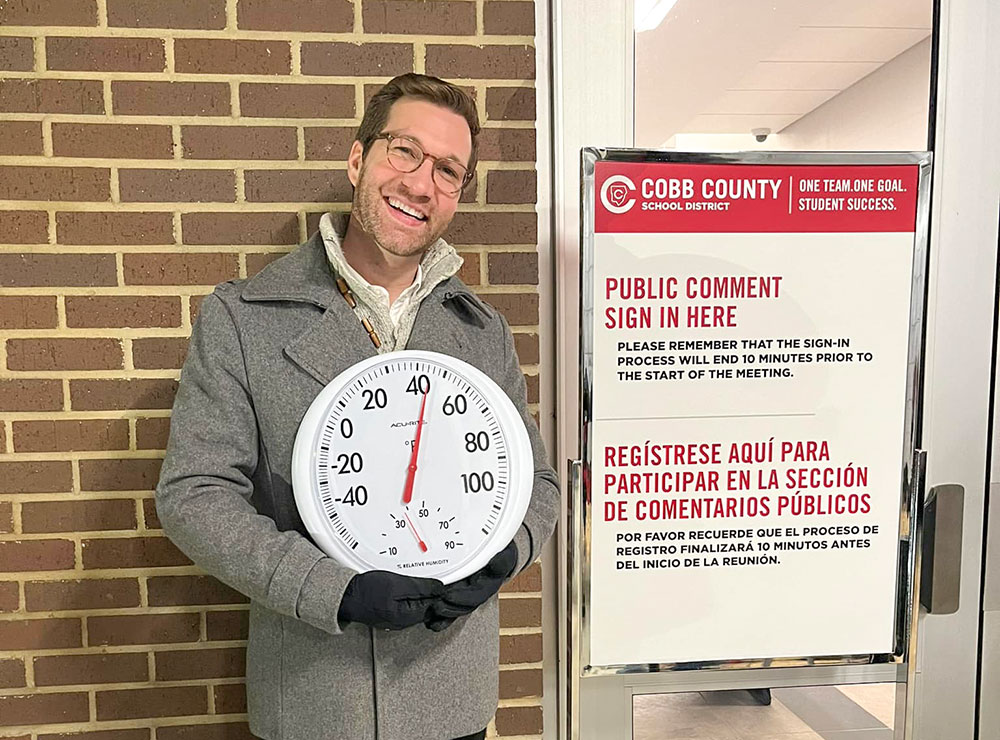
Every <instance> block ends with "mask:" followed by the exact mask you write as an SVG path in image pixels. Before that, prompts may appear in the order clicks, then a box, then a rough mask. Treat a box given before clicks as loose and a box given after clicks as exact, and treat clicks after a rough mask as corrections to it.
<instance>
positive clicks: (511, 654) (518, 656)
mask: <svg viewBox="0 0 1000 740" xmlns="http://www.w3.org/2000/svg"><path fill="white" fill-rule="evenodd" d="M541 660H542V636H541V635H500V662H501V663H502V664H504V665H506V664H510V663H538V662H540V661H541Z"/></svg>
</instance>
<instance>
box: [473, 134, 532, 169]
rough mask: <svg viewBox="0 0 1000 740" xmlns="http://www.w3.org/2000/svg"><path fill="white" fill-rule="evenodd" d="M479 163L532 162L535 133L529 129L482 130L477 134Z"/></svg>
mask: <svg viewBox="0 0 1000 740" xmlns="http://www.w3.org/2000/svg"><path fill="white" fill-rule="evenodd" d="M477 143H478V144H479V161H480V162H490V161H497V162H534V161H535V157H536V152H535V131H534V129H530V128H484V129H483V130H482V132H481V133H480V134H479V139H478V141H477Z"/></svg>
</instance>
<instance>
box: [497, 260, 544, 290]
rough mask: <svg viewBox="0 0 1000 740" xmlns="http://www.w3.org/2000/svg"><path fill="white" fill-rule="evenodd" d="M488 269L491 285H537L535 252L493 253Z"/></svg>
mask: <svg viewBox="0 0 1000 740" xmlns="http://www.w3.org/2000/svg"><path fill="white" fill-rule="evenodd" d="M488 267H489V277H490V283H492V284H493V285H517V284H527V285H537V284H538V255H537V254H536V253H535V252H493V253H492V254H490V256H489V265H488Z"/></svg>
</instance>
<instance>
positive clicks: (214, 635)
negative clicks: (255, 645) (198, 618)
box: [205, 609, 250, 640]
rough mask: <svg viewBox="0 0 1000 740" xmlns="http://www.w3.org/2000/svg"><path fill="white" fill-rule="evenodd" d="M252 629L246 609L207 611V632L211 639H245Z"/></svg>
mask: <svg viewBox="0 0 1000 740" xmlns="http://www.w3.org/2000/svg"><path fill="white" fill-rule="evenodd" d="M249 629H250V612H249V611H247V610H246V609H235V610H227V611H210V612H205V634H206V636H207V637H208V639H209V640H245V639H247V635H248V634H249Z"/></svg>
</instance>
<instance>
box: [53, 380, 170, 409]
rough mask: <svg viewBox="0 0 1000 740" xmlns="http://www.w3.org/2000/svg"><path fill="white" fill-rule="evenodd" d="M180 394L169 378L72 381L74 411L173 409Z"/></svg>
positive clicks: (71, 395)
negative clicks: (175, 397)
mask: <svg viewBox="0 0 1000 740" xmlns="http://www.w3.org/2000/svg"><path fill="white" fill-rule="evenodd" d="M176 393H177V381H176V380H168V379H165V378H163V379H160V378H135V379H132V380H71V381H70V399H71V404H72V407H73V410H74V411H114V410H116V409H169V408H170V407H171V406H173V403H174V395H175V394H176Z"/></svg>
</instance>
